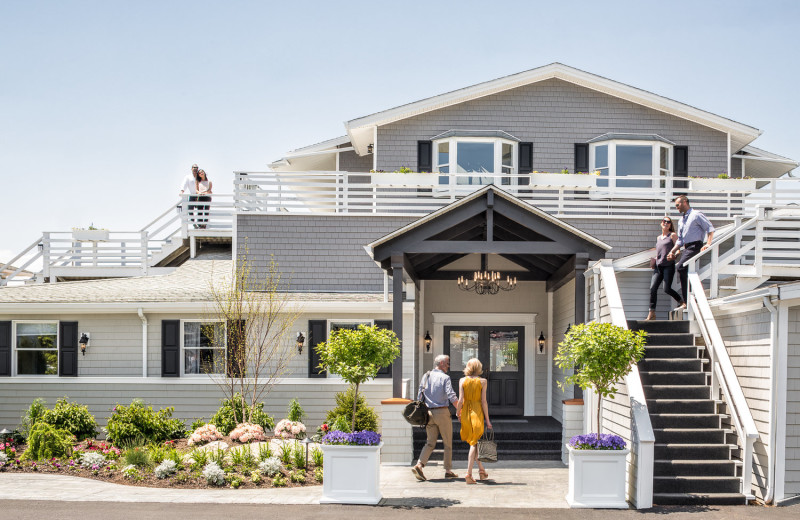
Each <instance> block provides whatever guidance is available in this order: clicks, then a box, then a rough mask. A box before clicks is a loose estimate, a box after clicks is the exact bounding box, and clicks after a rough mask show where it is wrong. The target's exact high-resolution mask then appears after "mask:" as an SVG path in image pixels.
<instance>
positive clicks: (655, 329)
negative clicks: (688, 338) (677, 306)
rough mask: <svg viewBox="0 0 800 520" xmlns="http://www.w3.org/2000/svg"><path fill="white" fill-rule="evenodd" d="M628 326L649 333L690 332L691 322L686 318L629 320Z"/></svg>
mask: <svg viewBox="0 0 800 520" xmlns="http://www.w3.org/2000/svg"><path fill="white" fill-rule="evenodd" d="M628 328H629V329H631V330H643V331H645V332H647V333H648V334H651V333H652V334H658V333H687V332H689V322H688V321H685V320H680V321H679V320H654V321H644V320H628Z"/></svg>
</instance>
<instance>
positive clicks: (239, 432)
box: [231, 423, 266, 443]
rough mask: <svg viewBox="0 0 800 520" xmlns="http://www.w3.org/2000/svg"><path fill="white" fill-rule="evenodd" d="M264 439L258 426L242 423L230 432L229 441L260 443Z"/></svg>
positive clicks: (262, 432) (262, 430)
mask: <svg viewBox="0 0 800 520" xmlns="http://www.w3.org/2000/svg"><path fill="white" fill-rule="evenodd" d="M265 438H266V436H265V435H264V428H262V427H261V425H260V424H250V423H242V424H240V425H238V426H237V427H236V428H234V429H233V431H231V439H232V440H234V441H239V442H243V443H245V442H260V441H263V440H264V439H265Z"/></svg>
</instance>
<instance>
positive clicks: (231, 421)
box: [209, 393, 275, 435]
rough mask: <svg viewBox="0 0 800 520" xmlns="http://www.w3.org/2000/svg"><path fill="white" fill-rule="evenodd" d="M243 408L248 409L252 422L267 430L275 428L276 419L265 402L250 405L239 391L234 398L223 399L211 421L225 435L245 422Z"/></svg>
mask: <svg viewBox="0 0 800 520" xmlns="http://www.w3.org/2000/svg"><path fill="white" fill-rule="evenodd" d="M243 409H245V410H247V414H248V415H250V421H249V422H250V423H251V424H259V425H261V427H262V428H264V431H265V432H267V431H272V430H274V429H275V420H274V419H273V418H272V417H271V416H270V415H269V414H268V413H267V412H265V411H264V403H257V404H255V405H254V406H252V407H250V406H248V405H246V404H245V403H244V401H243V400H242V395H241V394H239V393H237V394H234V396H233V398H232V399H223V400H222V404H221V405H220V407H219V410H217V413H215V414H214V416H213V417H212V418H211V420H210V421H209V422H210V423H211V424H213V425H214V426H216V427H217V429H218V430H219V431H220V432H222V434H223V435H228V434H229V433H230V432H231V430H233V429H234V428H236V426H238V425H239V424H240V423H242V422H243V420H242V417H244V412H243Z"/></svg>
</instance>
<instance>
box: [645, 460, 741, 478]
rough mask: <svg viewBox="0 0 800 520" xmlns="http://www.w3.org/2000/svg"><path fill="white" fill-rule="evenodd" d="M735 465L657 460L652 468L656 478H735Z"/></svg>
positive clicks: (720, 462)
mask: <svg viewBox="0 0 800 520" xmlns="http://www.w3.org/2000/svg"><path fill="white" fill-rule="evenodd" d="M736 467H737V463H736V462H735V461H732V460H658V459H656V461H655V465H654V467H653V475H654V476H656V477H668V476H672V477H677V476H681V477H690V476H698V477H699V476H705V477H712V476H720V477H735V476H736Z"/></svg>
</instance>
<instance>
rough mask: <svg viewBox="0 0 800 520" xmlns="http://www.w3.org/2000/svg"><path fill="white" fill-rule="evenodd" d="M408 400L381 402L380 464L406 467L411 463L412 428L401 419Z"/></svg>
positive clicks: (395, 399) (386, 400) (394, 399)
mask: <svg viewBox="0 0 800 520" xmlns="http://www.w3.org/2000/svg"><path fill="white" fill-rule="evenodd" d="M410 402H411V401H409V400H408V399H397V398H393V399H385V400H383V401H381V440H382V441H383V447H382V448H381V464H386V465H390V466H408V465H410V464H411V462H412V455H413V452H412V430H411V428H412V426H411V424H409V423H408V421H406V420H405V418H403V415H402V411H403V409H404V408H405V407H406V405H407V404H408V403H410Z"/></svg>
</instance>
